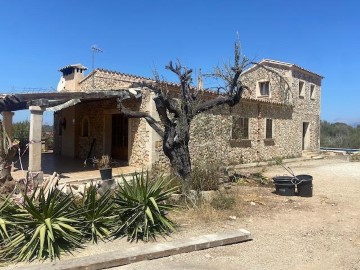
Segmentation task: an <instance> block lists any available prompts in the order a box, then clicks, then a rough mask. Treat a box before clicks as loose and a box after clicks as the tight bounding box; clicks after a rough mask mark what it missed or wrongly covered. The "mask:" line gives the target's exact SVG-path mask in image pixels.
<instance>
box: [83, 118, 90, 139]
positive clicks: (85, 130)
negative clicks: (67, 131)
mask: <svg viewBox="0 0 360 270" xmlns="http://www.w3.org/2000/svg"><path fill="white" fill-rule="evenodd" d="M81 136H82V137H89V119H88V118H87V117H84V118H83V120H82V123H81Z"/></svg>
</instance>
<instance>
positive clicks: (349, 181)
mask: <svg viewBox="0 0 360 270" xmlns="http://www.w3.org/2000/svg"><path fill="white" fill-rule="evenodd" d="M291 168H292V169H293V170H294V172H295V174H310V175H312V176H313V178H314V180H313V185H314V196H313V197H311V198H302V197H283V196H277V195H274V194H273V193H272V191H273V189H268V188H250V187H244V188H243V189H244V196H246V193H247V192H248V193H249V192H250V193H254V191H255V192H258V198H261V201H258V202H257V203H256V204H255V205H251V202H248V205H249V206H248V207H247V208H246V209H245V210H244V211H245V212H243V216H242V217H241V216H240V217H238V218H237V219H236V220H224V221H223V222H221V223H219V222H215V223H206V224H202V225H201V224H191V221H189V222H188V223H189V224H188V226H189V227H188V229H183V230H182V231H181V232H179V233H178V234H177V236H175V235H174V238H178V236H187V235H188V236H193V235H196V234H203V233H212V232H216V231H227V230H235V229H240V228H244V229H247V230H249V231H250V232H251V233H252V235H253V238H254V239H253V241H250V242H246V243H241V244H237V245H231V246H224V247H218V248H214V249H208V250H203V251H198V252H193V253H187V254H180V255H176V256H171V257H167V258H162V259H157V260H153V261H144V262H139V263H135V264H131V265H127V266H123V267H118V268H112V269H138V270H145V269H146V270H151V269H158V270H161V269H164V270H165V269H167V270H168V269H209V270H211V269H214V270H215V269H227V270H231V269H348V270H350V269H351V270H355V269H360V163H358V162H354V163H349V162H346V161H341V160H317V161H309V162H301V163H298V164H291ZM285 173H286V172H285V171H284V169H283V168H282V167H280V166H274V167H269V168H268V169H267V170H266V172H265V173H264V174H265V175H266V176H268V177H273V176H276V175H283V174H285ZM251 207H252V208H251ZM249 209H250V210H249ZM184 225H186V224H184ZM190 228H191V229H190Z"/></svg>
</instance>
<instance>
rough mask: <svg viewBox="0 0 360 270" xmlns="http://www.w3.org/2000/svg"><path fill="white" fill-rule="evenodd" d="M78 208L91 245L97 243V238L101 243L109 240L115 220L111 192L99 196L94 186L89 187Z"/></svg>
mask: <svg viewBox="0 0 360 270" xmlns="http://www.w3.org/2000/svg"><path fill="white" fill-rule="evenodd" d="M80 207H81V208H82V213H83V218H84V224H83V231H84V234H85V236H86V237H87V238H89V239H91V241H92V243H97V241H98V238H100V239H101V240H103V241H104V240H106V239H107V238H109V237H110V236H111V229H112V228H113V226H114V218H115V215H114V214H113V197H112V193H111V191H110V190H107V191H106V192H105V193H104V194H102V195H101V196H100V195H99V194H98V192H97V188H96V186H94V185H91V186H90V187H89V188H88V189H87V190H86V191H85V193H84V196H83V199H82V201H81V205H80Z"/></svg>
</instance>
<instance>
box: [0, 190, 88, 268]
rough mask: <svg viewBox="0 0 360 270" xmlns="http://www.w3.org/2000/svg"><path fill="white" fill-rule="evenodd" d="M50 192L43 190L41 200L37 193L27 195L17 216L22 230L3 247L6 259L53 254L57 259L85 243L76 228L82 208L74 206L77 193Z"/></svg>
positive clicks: (14, 218) (18, 259)
mask: <svg viewBox="0 0 360 270" xmlns="http://www.w3.org/2000/svg"><path fill="white" fill-rule="evenodd" d="M35 193H36V190H35V191H34V193H33V194H35ZM46 195H47V196H46ZM46 195H45V192H44V190H43V189H40V192H39V199H38V200H35V199H34V195H33V196H31V197H29V196H28V195H26V194H25V195H24V203H23V205H22V207H21V208H22V209H20V210H21V213H19V214H16V215H15V216H14V217H13V220H14V222H15V225H16V226H17V230H18V232H17V233H15V234H14V235H12V236H11V237H10V240H9V242H8V243H6V245H5V247H4V248H3V250H2V252H1V257H2V259H4V258H8V259H10V260H16V261H30V260H31V259H33V258H35V257H37V258H38V259H45V258H47V257H49V258H50V259H51V260H53V259H55V258H60V254H61V252H67V251H71V250H72V249H73V248H76V247H80V246H81V236H82V233H81V232H80V231H79V230H78V229H77V228H76V225H77V223H78V221H77V220H76V217H77V216H79V210H78V209H76V208H75V207H74V197H73V195H72V194H69V195H65V194H63V193H61V192H60V191H58V190H57V189H53V190H51V191H50V192H49V193H47V194H46Z"/></svg>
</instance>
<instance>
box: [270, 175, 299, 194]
mask: <svg viewBox="0 0 360 270" xmlns="http://www.w3.org/2000/svg"><path fill="white" fill-rule="evenodd" d="M293 178H294V177H292V176H276V177H274V178H273V181H274V184H275V189H276V191H275V193H276V194H278V195H281V196H294V195H295V183H294V181H293Z"/></svg>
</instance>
